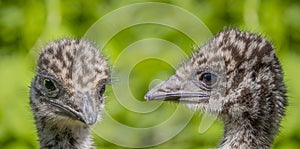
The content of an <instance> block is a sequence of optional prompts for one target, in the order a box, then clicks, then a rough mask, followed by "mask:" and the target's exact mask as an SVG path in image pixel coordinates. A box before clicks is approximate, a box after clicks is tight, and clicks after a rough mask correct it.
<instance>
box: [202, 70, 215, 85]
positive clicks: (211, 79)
mask: <svg viewBox="0 0 300 149" xmlns="http://www.w3.org/2000/svg"><path fill="white" fill-rule="evenodd" d="M199 80H200V81H202V82H203V83H205V84H206V85H208V86H211V85H213V84H214V83H216V82H217V76H216V75H214V74H212V73H203V74H202V75H201V76H200V78H199Z"/></svg>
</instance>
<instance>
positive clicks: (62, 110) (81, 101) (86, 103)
mask: <svg viewBox="0 0 300 149" xmlns="http://www.w3.org/2000/svg"><path fill="white" fill-rule="evenodd" d="M76 100H78V101H76V103H78V104H77V105H73V104H68V105H67V104H63V103H58V102H56V101H48V102H49V103H50V104H51V105H52V106H54V107H56V108H57V109H59V112H58V113H57V114H59V115H62V116H66V117H69V118H72V119H75V120H78V121H81V122H83V123H84V124H87V125H93V124H95V123H96V122H97V118H98V111H97V108H96V106H95V104H94V101H93V100H92V99H91V98H90V97H89V96H83V97H80V98H76ZM78 108H79V109H78Z"/></svg>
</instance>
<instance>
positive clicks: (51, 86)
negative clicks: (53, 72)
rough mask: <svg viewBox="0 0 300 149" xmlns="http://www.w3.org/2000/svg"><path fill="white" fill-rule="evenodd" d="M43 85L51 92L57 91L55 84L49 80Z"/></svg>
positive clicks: (45, 80)
mask: <svg viewBox="0 0 300 149" xmlns="http://www.w3.org/2000/svg"><path fill="white" fill-rule="evenodd" d="M43 85H44V86H45V87H46V88H47V89H48V90H50V91H53V90H55V89H56V87H55V85H54V83H53V82H52V81H51V80H50V79H48V78H46V79H44V81H43Z"/></svg>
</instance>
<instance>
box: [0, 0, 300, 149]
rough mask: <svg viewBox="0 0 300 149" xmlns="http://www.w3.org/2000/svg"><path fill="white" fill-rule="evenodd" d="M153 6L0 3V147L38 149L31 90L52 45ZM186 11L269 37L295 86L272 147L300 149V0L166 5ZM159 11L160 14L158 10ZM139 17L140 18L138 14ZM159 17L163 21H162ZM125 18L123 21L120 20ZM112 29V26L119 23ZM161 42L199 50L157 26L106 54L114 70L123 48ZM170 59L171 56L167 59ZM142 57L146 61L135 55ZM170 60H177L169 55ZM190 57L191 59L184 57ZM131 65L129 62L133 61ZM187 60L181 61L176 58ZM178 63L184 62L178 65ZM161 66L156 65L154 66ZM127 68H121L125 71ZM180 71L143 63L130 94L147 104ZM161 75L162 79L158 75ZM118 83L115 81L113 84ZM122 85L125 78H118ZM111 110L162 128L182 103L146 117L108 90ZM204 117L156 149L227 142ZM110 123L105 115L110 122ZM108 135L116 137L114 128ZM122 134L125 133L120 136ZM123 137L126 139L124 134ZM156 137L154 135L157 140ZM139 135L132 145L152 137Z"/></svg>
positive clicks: (215, 24)
mask: <svg viewBox="0 0 300 149" xmlns="http://www.w3.org/2000/svg"><path fill="white" fill-rule="evenodd" d="M138 2H149V1H148V0H140V1H138V0H130V1H120V0H102V1H98V0H89V1H84V0H80V1H74V0H64V1H59V0H45V1H39V0H27V1H22V0H11V1H9V0H0V28H1V32H0V147H1V148H3V149H10V148H14V149H15V148H38V145H37V136H36V130H35V126H34V123H33V117H32V114H31V111H30V108H29V104H28V103H29V88H28V86H29V85H30V81H31V78H32V77H33V75H34V73H33V72H34V69H35V65H34V64H35V61H36V55H37V53H38V51H39V50H40V47H41V46H43V45H44V44H45V43H47V42H49V41H51V40H53V39H57V38H61V37H65V36H67V37H75V38H81V37H82V36H83V35H84V34H85V32H86V31H87V30H88V29H89V28H90V27H91V25H93V23H95V22H96V21H97V20H98V19H99V18H101V17H102V16H104V15H105V14H107V13H109V12H110V11H113V10H115V9H117V8H120V7H122V6H126V5H129V4H134V3H138ZM156 2H164V3H169V4H174V5H177V6H179V7H182V8H184V9H186V10H187V11H189V12H191V13H192V14H194V15H196V16H197V17H198V18H200V19H201V20H202V21H203V22H204V23H205V24H206V25H207V26H208V28H209V29H210V30H211V31H212V32H213V33H214V34H215V33H217V32H219V31H221V30H222V29H223V28H225V27H239V28H242V29H245V30H251V31H254V32H258V33H262V34H263V35H265V36H266V37H267V38H268V39H269V40H271V41H273V43H274V44H275V47H276V50H277V51H276V52H277V54H278V57H279V59H280V60H281V62H282V65H283V69H284V72H285V81H286V84H287V87H288V96H289V106H288V108H287V112H286V116H285V117H284V118H283V121H282V129H281V132H280V133H279V136H278V137H277V138H276V140H275V143H274V146H273V148H277V149H281V148H291V149H292V148H295V149H296V148H300V127H299V123H300V118H299V116H298V114H299V113H300V109H299V108H298V107H300V100H298V99H299V98H300V92H299V91H298V90H299V89H298V88H299V84H300V79H299V78H298V76H300V69H299V66H298V65H299V64H300V54H299V52H300V17H299V14H300V2H299V1H297V0H286V1H280V0H273V1H260V0H245V1H234V0H227V1H224V0H215V1H211V0H202V1H200V0H190V1H176V0H163V1H158V0H156ZM153 11H155V10H153ZM133 17H134V16H133ZM158 17H159V16H158ZM115 19H120V18H115ZM112 27H113V25H112ZM145 38H161V39H164V40H167V41H170V42H172V43H175V44H176V45H177V46H178V47H180V48H181V49H183V50H184V52H185V53H187V54H190V53H191V52H192V50H190V49H191V47H192V46H193V44H194V43H193V42H191V40H190V39H189V38H188V37H186V36H185V35H184V34H182V33H180V32H179V31H176V30H173V29H171V28H168V27H164V26H155V25H151V24H144V25H137V26H133V27H130V28H128V29H125V30H123V31H121V32H120V33H118V34H117V35H115V36H114V38H113V39H112V40H111V41H110V42H109V43H108V44H107V45H106V47H105V49H104V50H103V53H104V54H105V56H106V57H107V58H109V61H110V63H111V64H114V62H115V61H116V59H117V58H118V56H119V54H120V53H121V52H122V51H123V49H124V48H126V47H128V46H129V45H130V44H132V43H133V42H135V41H137V40H141V39H145ZM161 54H162V55H168V53H163V52H162V53H161ZM135 56H140V55H135ZM170 57H171V56H170ZM183 59H184V58H183ZM130 60H132V59H131V58H130V57H128V62H129V61H130ZM175 60H176V61H180V60H181V59H175ZM178 64H179V62H178ZM152 66H155V67H152ZM124 68H126V66H125V64H124V66H120V68H118V69H124ZM172 73H174V69H172V67H171V66H170V65H168V64H166V63H164V62H163V61H158V60H152V59H150V60H146V61H142V62H140V63H138V64H137V65H136V66H135V67H134V68H133V70H132V72H131V73H130V82H129V84H130V85H129V86H130V90H131V92H132V94H133V96H134V97H135V98H137V99H138V100H139V101H143V96H144V94H145V93H146V91H147V90H148V84H149V83H150V82H151V80H152V79H154V78H155V77H156V78H159V79H165V78H166V77H167V76H169V75H171V74H172ZM153 76H155V77H153ZM114 79H115V80H114ZM113 81H118V78H113ZM106 95H107V101H106V104H107V105H106V109H107V110H108V111H109V113H110V115H111V116H112V117H113V118H114V119H116V120H117V121H119V122H121V123H123V124H125V125H129V126H132V127H148V126H153V125H156V124H159V123H160V122H162V121H163V120H164V119H166V118H168V117H169V116H170V115H172V112H174V111H175V110H176V108H177V105H170V104H168V103H163V104H162V106H161V107H159V109H158V111H159V112H165V113H163V114H161V113H159V112H152V113H149V114H148V113H147V114H140V113H135V112H132V111H130V110H128V109H126V108H124V107H122V106H121V105H120V104H119V103H118V101H116V97H115V96H114V93H113V90H112V88H108V90H107V93H106ZM199 115H200V114H199V113H197V114H195V115H194V116H193V117H192V119H191V121H190V123H189V124H188V125H187V126H186V128H185V129H183V131H182V132H180V133H179V134H178V135H177V136H176V137H174V138H172V139H171V140H170V141H168V142H165V143H163V144H161V145H159V146H156V147H153V148H175V149H176V148H178V149H182V148H192V149H195V148H213V147H215V146H217V143H218V140H219V139H220V137H221V136H222V133H223V132H222V131H223V129H222V124H221V123H220V122H219V121H218V122H215V123H214V124H213V125H212V127H211V128H210V129H209V130H208V131H207V132H206V133H204V134H199V133H198V131H197V130H198V127H199V124H200V122H201V119H200V118H199ZM103 121H105V117H104V120H103ZM106 131H114V130H112V129H111V128H109V126H107V129H106ZM115 134H118V132H115ZM120 135H126V134H122V132H120ZM151 135H152V136H151ZM153 137H155V132H153V134H149V135H148V136H133V137H132V139H131V142H132V144H134V143H136V142H138V141H147V139H153ZM95 140H96V142H97V144H98V145H99V148H124V147H120V146H118V145H115V144H113V143H110V142H109V141H106V140H104V139H102V138H100V137H96V138H95Z"/></svg>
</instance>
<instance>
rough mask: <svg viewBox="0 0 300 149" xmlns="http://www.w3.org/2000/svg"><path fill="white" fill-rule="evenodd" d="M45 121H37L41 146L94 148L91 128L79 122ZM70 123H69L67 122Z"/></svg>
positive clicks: (72, 148) (69, 148) (77, 148)
mask: <svg viewBox="0 0 300 149" xmlns="http://www.w3.org/2000/svg"><path fill="white" fill-rule="evenodd" d="M63 121H66V120H62V121H61V122H57V123H50V122H48V123H45V122H42V121H40V120H37V121H36V124H37V130H38V136H39V141H40V148H41V149H44V148H47V149H49V148H53V149H56V148H66V149H75V148H76V149H88V148H93V141H92V139H91V136H90V129H89V127H88V126H86V125H83V124H76V123H77V122H73V123H71V122H63ZM67 123H69V124H67Z"/></svg>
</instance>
